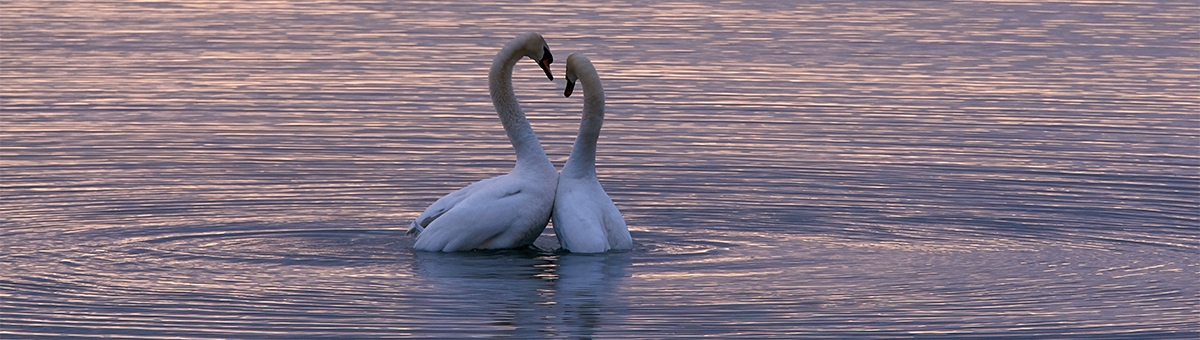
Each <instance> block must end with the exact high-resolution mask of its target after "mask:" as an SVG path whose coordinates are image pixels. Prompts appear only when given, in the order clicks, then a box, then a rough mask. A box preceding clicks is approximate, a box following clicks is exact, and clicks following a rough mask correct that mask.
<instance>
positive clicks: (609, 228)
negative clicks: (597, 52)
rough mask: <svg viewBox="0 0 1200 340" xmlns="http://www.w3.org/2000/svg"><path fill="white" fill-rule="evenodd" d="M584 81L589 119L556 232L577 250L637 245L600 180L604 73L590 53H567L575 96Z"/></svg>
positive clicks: (570, 168) (565, 175)
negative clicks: (598, 145)
mask: <svg viewBox="0 0 1200 340" xmlns="http://www.w3.org/2000/svg"><path fill="white" fill-rule="evenodd" d="M576 80H578V81H579V83H580V84H581V85H583V118H582V119H581V120H580V123H579V135H578V136H577V137H576V138H575V146H574V147H573V148H572V149H571V156H570V157H568V158H567V163H566V164H564V165H563V169H562V174H561V175H559V177H558V189H557V190H556V191H555V194H554V213H553V214H551V219H553V220H554V234H555V235H556V236H558V242H559V244H561V245H562V248H563V249H566V250H568V251H570V252H573V253H602V252H606V251H609V250H629V249H631V248H633V238H631V237H630V236H629V228H628V227H626V226H625V219H624V218H621V212H620V211H619V210H617V205H616V204H613V201H612V199H611V198H609V197H608V194H607V193H605V192H604V188H603V187H601V186H600V180H599V179H597V178H596V141H597V139H599V138H600V126H601V125H603V124H604V87H603V86H601V85H600V75H599V74H597V73H596V68H595V67H594V66H593V65H592V62H591V61H590V60H588V58H587V57H586V56H584V55H583V54H580V53H572V54H571V55H570V56H568V57H567V89H566V91H565V92H564V93H563V95H564V96H566V97H570V96H571V92H572V91H574V89H575V81H576Z"/></svg>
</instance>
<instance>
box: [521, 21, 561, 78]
mask: <svg viewBox="0 0 1200 340" xmlns="http://www.w3.org/2000/svg"><path fill="white" fill-rule="evenodd" d="M524 40H525V44H524V46H522V50H524V52H525V56H526V57H529V59H533V61H536V62H537V64H538V66H539V67H541V68H542V71H545V72H546V78H549V79H550V80H554V75H552V74H550V63H552V62H554V55H552V54H550V47H549V46H547V45H546V39H543V38H542V35H541V34H537V33H533V32H530V33H528V34H526V35H525V39H524Z"/></svg>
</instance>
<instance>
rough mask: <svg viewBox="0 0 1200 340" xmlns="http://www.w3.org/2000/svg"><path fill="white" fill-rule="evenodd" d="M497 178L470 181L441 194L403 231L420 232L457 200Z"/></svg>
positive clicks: (457, 202)
mask: <svg viewBox="0 0 1200 340" xmlns="http://www.w3.org/2000/svg"><path fill="white" fill-rule="evenodd" d="M497 178H500V177H499V176H497V177H492V178H488V179H485V180H482V181H478V182H475V183H471V184H470V185H468V186H465V187H463V188H462V189H458V190H455V191H454V192H451V193H449V194H446V196H442V198H439V199H438V200H437V201H436V202H433V204H431V205H429V207H428V208H425V211H424V212H421V214H420V215H417V218H416V219H414V220H413V222H412V224H410V225H409V226H408V231H407V232H405V234H407V235H412V234H414V233H420V232H421V231H424V230H425V228H426V227H429V224H430V223H433V221H434V220H436V219H438V217H441V216H442V215H443V214H445V213H446V212H447V211H450V210H451V209H454V207H455V206H457V205H458V204H459V202H462V201H463V200H465V199H467V198H468V197H471V196H472V195H474V194H475V193H476V192H478V191H479V190H480V188H483V187H487V186H488V185H489V184H488V183H490V182H495V181H496V180H497Z"/></svg>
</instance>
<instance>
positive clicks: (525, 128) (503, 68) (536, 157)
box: [488, 36, 554, 170]
mask: <svg viewBox="0 0 1200 340" xmlns="http://www.w3.org/2000/svg"><path fill="white" fill-rule="evenodd" d="M527 37H528V36H526V38H527ZM524 43H525V39H522V38H517V39H513V40H512V41H510V42H508V44H506V45H504V48H502V49H501V50H500V53H497V54H496V59H495V60H493V61H492V68H491V70H490V71H488V92H490V93H491V96H492V106H494V107H496V113H497V114H499V115H500V123H501V124H503V125H504V131H505V132H507V133H508V140H509V142H511V143H512V146H513V149H515V150H516V152H517V165H516V168H522V167H523V166H536V167H542V168H544V165H549V166H550V169H551V170H553V169H554V165H552V164H550V159H549V158H547V157H546V150H545V149H543V148H542V143H541V142H539V141H538V138H537V134H535V133H534V132H533V127H532V126H530V125H529V121H528V120H526V119H525V112H524V111H521V106H520V104H518V103H517V96H516V95H515V94H514V93H513V85H512V72H513V67H514V66H516V64H517V62H518V61H520V60H521V58H524V57H525V55H523V54H522V53H521V46H522V45H523V44H524Z"/></svg>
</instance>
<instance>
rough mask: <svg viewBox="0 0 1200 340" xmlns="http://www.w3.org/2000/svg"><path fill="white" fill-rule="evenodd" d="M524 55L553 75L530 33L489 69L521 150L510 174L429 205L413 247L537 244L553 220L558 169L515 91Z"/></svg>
mask: <svg viewBox="0 0 1200 340" xmlns="http://www.w3.org/2000/svg"><path fill="white" fill-rule="evenodd" d="M524 57H529V58H531V59H533V60H534V61H537V64H538V66H541V67H542V70H543V71H545V72H546V78H550V79H551V80H553V79H554V76H552V75H551V74H550V63H551V62H553V61H554V58H553V57H552V56H551V54H550V48H549V47H547V46H546V41H545V40H544V39H542V36H541V35H539V34H537V33H527V34H524V35H521V36H518V37H516V38H514V39H513V40H512V41H509V42H508V44H506V45H504V48H502V49H501V50H500V53H497V54H496V59H495V60H494V61H492V69H491V71H489V72H488V90H489V91H490V92H491V95H492V105H493V106H495V107H496V113H497V114H499V115H500V122H501V123H502V124H503V125H504V131H505V132H508V139H509V141H510V142H512V145H513V149H516V152H517V164H516V166H515V167H513V170H512V172H511V173H509V174H505V175H500V176H496V177H492V178H489V179H485V180H482V181H479V182H475V183H473V184H471V185H468V186H466V187H464V188H462V189H459V190H458V191H455V192H452V193H450V194H448V195H446V196H444V197H442V198H441V199H438V200H437V202H434V203H433V205H430V206H429V208H427V209H425V211H424V212H422V213H421V215H420V216H417V219H416V220H414V221H413V222H412V225H411V226H410V227H409V228H408V234H413V233H416V234H417V240H416V243H414V244H413V248H416V249H417V250H428V251H446V252H450V251H464V250H472V249H506V248H518V247H524V246H528V245H530V244H533V241H534V240H535V239H537V237H538V235H541V233H542V231H543V230H545V229H546V223H547V222H549V221H550V210H551V207H552V206H553V205H554V188H555V186H556V185H557V183H558V172H557V171H556V170H555V169H554V165H553V164H550V159H549V158H546V151H545V149H542V144H541V143H540V142H538V138H537V135H536V134H534V133H533V128H532V127H530V126H529V121H528V120H526V119H525V113H524V112H522V111H521V107H520V105H519V104H517V96H516V95H514V94H513V85H512V70H513V66H515V65H516V64H517V62H518V61H520V60H521V59H522V58H524Z"/></svg>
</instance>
